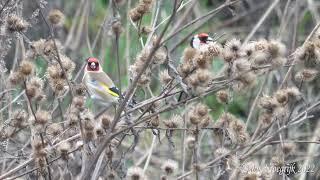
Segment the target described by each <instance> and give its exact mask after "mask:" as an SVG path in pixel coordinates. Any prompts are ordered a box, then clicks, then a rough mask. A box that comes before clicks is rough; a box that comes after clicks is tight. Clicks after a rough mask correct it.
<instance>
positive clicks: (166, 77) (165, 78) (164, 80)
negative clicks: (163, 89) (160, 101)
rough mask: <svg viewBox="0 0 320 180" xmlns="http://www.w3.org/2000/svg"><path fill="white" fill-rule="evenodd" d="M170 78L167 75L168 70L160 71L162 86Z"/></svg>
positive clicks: (170, 78)
mask: <svg viewBox="0 0 320 180" xmlns="http://www.w3.org/2000/svg"><path fill="white" fill-rule="evenodd" d="M171 80H172V77H171V76H170V75H169V72H168V70H167V69H166V70H163V71H161V72H160V82H161V84H162V86H165V85H167V84H168V83H169V82H170V81H171Z"/></svg>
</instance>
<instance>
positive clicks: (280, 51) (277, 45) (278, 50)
mask: <svg viewBox="0 0 320 180" xmlns="http://www.w3.org/2000/svg"><path fill="white" fill-rule="evenodd" d="M268 51H269V53H270V55H271V58H273V59H274V58H277V57H279V56H280V57H283V56H285V55H286V46H285V45H284V44H283V43H281V42H279V41H276V40H271V41H270V42H269V43H268Z"/></svg>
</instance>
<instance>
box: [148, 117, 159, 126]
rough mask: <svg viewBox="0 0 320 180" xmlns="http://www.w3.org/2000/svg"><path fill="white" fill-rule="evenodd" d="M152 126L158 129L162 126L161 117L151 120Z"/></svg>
mask: <svg viewBox="0 0 320 180" xmlns="http://www.w3.org/2000/svg"><path fill="white" fill-rule="evenodd" d="M150 124H151V126H152V127H158V126H159V125H160V117H159V115H158V116H154V117H152V118H151V120H150Z"/></svg>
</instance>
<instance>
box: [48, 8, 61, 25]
mask: <svg viewBox="0 0 320 180" xmlns="http://www.w3.org/2000/svg"><path fill="white" fill-rule="evenodd" d="M48 20H49V22H50V23H51V24H53V25H55V26H62V25H63V24H64V20H65V16H64V14H63V13H62V12H61V11H60V10H59V9H52V10H51V11H50V12H49V15H48Z"/></svg>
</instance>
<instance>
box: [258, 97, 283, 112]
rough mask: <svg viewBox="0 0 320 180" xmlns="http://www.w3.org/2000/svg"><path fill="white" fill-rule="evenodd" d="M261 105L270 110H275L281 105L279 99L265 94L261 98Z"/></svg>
mask: <svg viewBox="0 0 320 180" xmlns="http://www.w3.org/2000/svg"><path fill="white" fill-rule="evenodd" d="M259 106H260V107H261V108H263V109H265V110H267V111H269V112H273V111H274V109H275V108H276V107H278V106H279V103H278V102H277V100H276V99H275V98H273V97H270V96H263V97H261V98H260V101H259Z"/></svg>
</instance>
